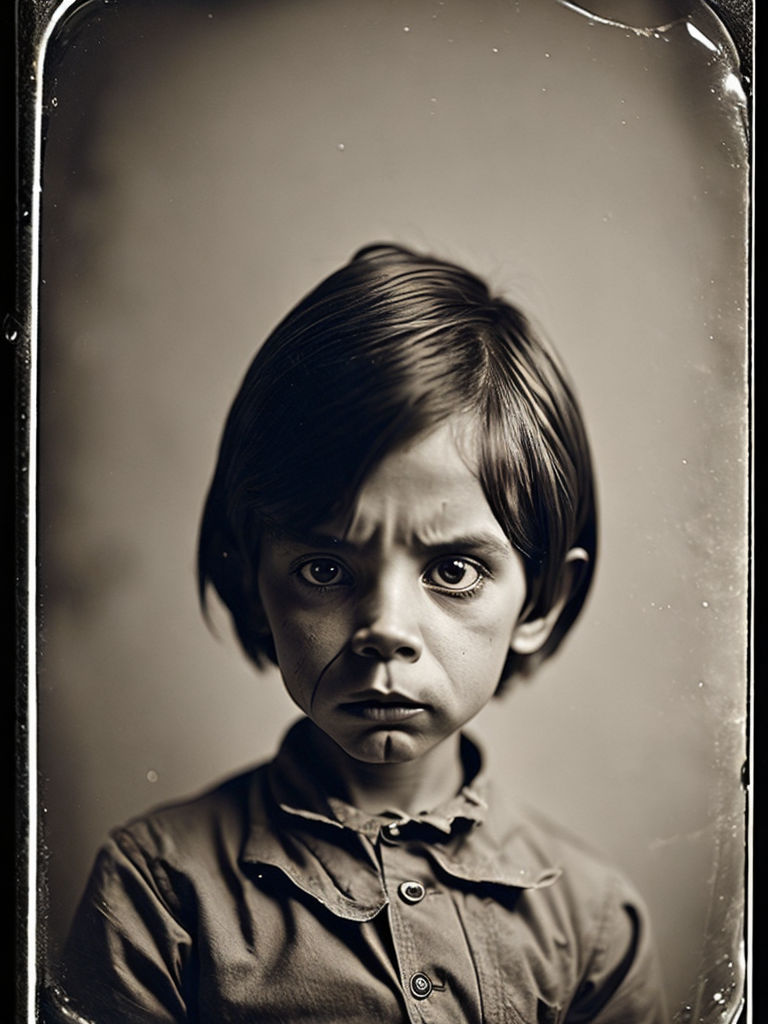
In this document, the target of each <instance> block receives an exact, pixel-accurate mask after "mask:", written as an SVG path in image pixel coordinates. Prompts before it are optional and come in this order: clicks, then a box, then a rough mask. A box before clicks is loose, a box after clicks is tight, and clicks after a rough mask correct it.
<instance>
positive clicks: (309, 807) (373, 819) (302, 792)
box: [269, 718, 488, 838]
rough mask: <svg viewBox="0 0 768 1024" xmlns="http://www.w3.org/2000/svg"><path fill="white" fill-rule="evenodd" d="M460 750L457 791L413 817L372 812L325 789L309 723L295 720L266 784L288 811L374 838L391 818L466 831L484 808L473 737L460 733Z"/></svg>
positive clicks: (395, 812)
mask: <svg viewBox="0 0 768 1024" xmlns="http://www.w3.org/2000/svg"><path fill="white" fill-rule="evenodd" d="M460 750H461V760H462V765H463V769H464V773H463V774H464V785H463V786H462V788H461V790H460V791H459V792H458V793H457V794H456V795H455V796H453V797H451V798H450V799H449V800H447V801H445V802H444V803H442V804H440V805H439V806H438V807H435V808H433V809H432V810H429V811H424V812H422V813H420V814H419V815H417V816H416V817H413V818H412V817H410V816H409V815H407V814H403V813H402V812H401V811H398V810H396V809H393V810H391V811H389V812H385V813H383V814H380V815H371V814H368V813H367V812H365V811H361V810H360V809H359V808H357V807H354V806H353V805H352V804H350V803H348V802H346V801H345V800H344V799H342V798H341V797H338V796H332V795H330V794H329V791H328V789H329V787H327V785H326V784H325V783H326V782H327V779H326V778H325V777H324V773H323V772H322V771H318V765H317V762H316V761H315V760H314V759H313V745H312V734H311V723H310V721H309V719H306V718H305V719H301V720H300V721H299V722H297V723H296V724H295V725H294V726H293V727H292V728H291V729H290V731H289V732H288V734H287V736H286V737H285V739H284V741H283V744H282V746H281V748H280V751H279V753H278V755H277V757H276V758H275V760H274V761H273V763H272V765H271V767H270V774H269V781H270V788H271V790H272V794H273V796H274V797H275V800H276V801H277V803H278V805H279V807H280V809H281V810H282V811H283V812H284V813H285V814H287V815H289V816H293V817H297V818H303V819H305V820H309V821H315V822H323V823H325V824H328V825H331V826H332V827H336V828H338V827H342V828H349V829H352V830H353V831H354V832H358V833H360V834H361V835H366V836H369V837H371V838H375V837H376V835H378V833H379V831H380V829H381V828H382V827H383V826H384V825H386V824H389V823H393V822H396V823H397V824H398V825H406V824H410V825H411V829H410V831H411V832H413V831H414V829H417V828H418V827H419V826H427V827H428V828H429V829H437V831H438V832H440V833H442V834H443V835H446V836H448V835H451V833H452V832H454V831H455V830H457V829H458V830H466V828H467V827H472V826H474V825H478V824H480V823H481V822H482V820H483V818H484V815H485V812H486V811H487V810H488V804H487V802H486V801H485V799H484V798H483V795H482V790H483V789H484V785H483V781H482V755H481V753H480V751H479V749H478V747H477V746H476V745H475V744H474V743H473V742H472V740H470V739H469V737H467V736H464V735H462V737H461V747H460ZM476 783H477V784H476Z"/></svg>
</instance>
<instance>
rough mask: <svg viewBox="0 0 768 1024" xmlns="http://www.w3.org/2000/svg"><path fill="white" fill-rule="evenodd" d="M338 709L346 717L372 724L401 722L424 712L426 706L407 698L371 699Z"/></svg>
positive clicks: (342, 705)
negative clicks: (352, 716) (349, 716)
mask: <svg viewBox="0 0 768 1024" xmlns="http://www.w3.org/2000/svg"><path fill="white" fill-rule="evenodd" d="M339 707H340V709H341V710H342V711H344V712H346V714H348V715H354V716H355V717H356V718H367V719H368V720H369V721H372V722H403V721H405V720H406V719H408V718H413V716H414V715H418V714H420V713H421V712H422V711H425V710H426V705H424V704H418V703H416V701H413V700H409V699H408V698H407V697H384V698H379V697H372V698H370V699H368V700H355V701H349V702H347V703H345V704H341V705H339Z"/></svg>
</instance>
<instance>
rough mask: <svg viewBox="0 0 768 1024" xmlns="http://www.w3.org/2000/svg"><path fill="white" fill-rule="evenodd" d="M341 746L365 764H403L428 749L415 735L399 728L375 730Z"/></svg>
mask: <svg viewBox="0 0 768 1024" xmlns="http://www.w3.org/2000/svg"><path fill="white" fill-rule="evenodd" d="M342 747H343V749H344V750H345V751H346V753H347V754H349V756H350V757H353V758H354V759H355V760H356V761H362V762H364V763H365V764H403V763H405V762H407V761H413V760H415V759H416V758H418V757H420V756H421V755H422V754H424V753H426V751H427V749H428V748H427V747H425V746H424V745H423V744H422V743H421V742H419V740H418V739H417V738H416V737H415V736H409V735H408V734H407V733H405V732H404V731H402V730H399V729H381V730H376V732H375V733H374V734H373V735H370V736H366V737H365V738H364V739H362V740H359V741H358V742H356V743H349V744H343V745H342Z"/></svg>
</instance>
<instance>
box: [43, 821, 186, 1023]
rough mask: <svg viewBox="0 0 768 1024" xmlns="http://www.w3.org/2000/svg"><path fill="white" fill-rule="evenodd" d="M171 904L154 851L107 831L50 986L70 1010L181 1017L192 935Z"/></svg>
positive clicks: (101, 1019)
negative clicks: (57, 976) (109, 835)
mask: <svg viewBox="0 0 768 1024" xmlns="http://www.w3.org/2000/svg"><path fill="white" fill-rule="evenodd" d="M175 904H176V898H175V896H174V894H173V892H172V889H171V886H170V883H169V880H168V877H167V874H166V873H165V871H164V870H163V867H162V861H161V859H159V858H156V857H153V856H151V855H150V854H148V853H147V851H146V849H145V848H144V846H143V844H142V845H139V843H138V842H137V841H136V839H135V838H134V836H133V835H132V834H131V833H130V832H128V831H119V832H116V833H114V835H113V837H112V838H111V839H110V840H109V842H108V843H107V844H106V845H105V846H104V847H103V849H102V850H101V852H100V853H99V856H98V857H97V860H96V863H95V866H94V868H93V871H92V873H91V877H90V879H89V882H88V885H87V888H86V891H85V894H84V896H83V898H82V901H81V903H80V906H79V908H78V910H77V913H76V915H75V920H74V924H73V927H72V930H71V932H70V935H69V939H68V942H67V945H66V948H65V952H64V957H63V963H62V971H61V978H60V984H59V985H58V987H57V988H58V992H59V993H60V996H59V1001H62V1000H63V1001H64V1002H65V1003H66V1007H67V1010H68V1011H69V1012H70V1013H74V1014H79V1015H81V1017H82V1018H85V1020H89V1021H93V1022H94V1024H118V1022H119V1024H150V1022H151V1024H187V1022H188V1020H189V1017H188V1013H187V1005H186V999H185V996H184V978H185V977H186V976H187V973H188V971H187V968H188V966H189V964H190V960H191V957H192V955H193V943H192V937H191V935H190V934H189V932H188V930H187V929H186V928H185V927H183V926H182V924H181V923H180V920H179V913H178V907H176V906H175ZM73 1019H77V1017H75V1018H73Z"/></svg>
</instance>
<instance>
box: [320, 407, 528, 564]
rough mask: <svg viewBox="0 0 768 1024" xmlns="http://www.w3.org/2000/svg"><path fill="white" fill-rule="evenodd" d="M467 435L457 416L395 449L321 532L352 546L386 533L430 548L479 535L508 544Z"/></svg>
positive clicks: (466, 425)
mask: <svg viewBox="0 0 768 1024" xmlns="http://www.w3.org/2000/svg"><path fill="white" fill-rule="evenodd" d="M471 439H472V427H471V425H470V424H469V423H468V422H467V421H463V420H461V419H460V420H458V421H452V422H444V423H442V424H441V425H439V426H438V427H436V428H435V429H434V430H432V431H430V432H429V433H426V434H422V435H420V436H418V437H416V438H415V439H413V440H411V441H409V442H407V443H405V444H403V445H401V446H399V447H396V448H394V449H393V450H392V451H390V452H388V453H387V454H386V455H385V456H384V457H383V458H382V459H381V461H380V462H379V463H378V464H377V465H376V466H375V468H374V469H373V470H372V471H371V473H370V474H369V475H368V476H367V477H366V478H365V480H364V481H363V483H362V485H361V486H360V488H359V489H358V491H357V493H356V494H355V497H354V499H353V500H352V502H351V504H350V506H349V507H348V508H347V509H345V510H344V512H343V513H339V514H337V515H334V516H333V517H331V518H330V519H328V520H327V521H326V522H324V523H322V524H320V526H319V529H320V531H321V532H322V533H323V534H326V535H328V536H335V537H339V538H343V539H344V540H345V541H347V542H348V543H351V544H355V545H363V544H366V543H368V542H369V541H370V540H372V539H373V538H374V537H378V536H387V537H392V538H398V539H401V540H403V541H404V542H407V543H408V544H421V545H423V546H425V547H435V546H440V545H443V544H447V543H449V542H451V541H452V540H455V539H457V538H463V537H469V536H478V537H479V536H480V535H483V536H485V537H486V538H488V539H494V540H495V542H496V543H498V544H499V545H500V546H502V547H509V541H508V540H507V538H506V536H505V534H504V532H503V530H502V529H501V526H500V524H499V523H498V521H497V519H496V517H495V516H494V514H493V512H492V510H491V507H490V505H489V504H488V501H487V499H486V497H485V493H484V491H483V488H482V486H481V484H480V481H479V479H478V475H477V473H476V471H475V468H474V466H473V464H472V458H471V453H472V450H473V447H474V446H473V445H472V444H471Z"/></svg>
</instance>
